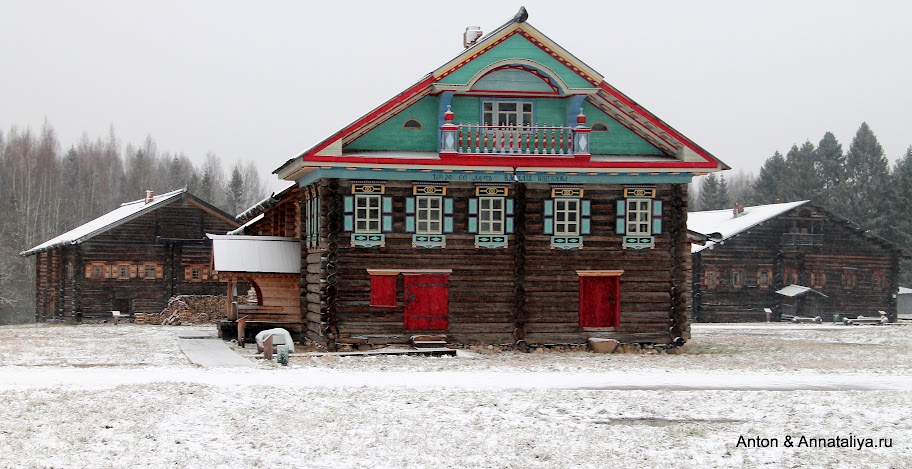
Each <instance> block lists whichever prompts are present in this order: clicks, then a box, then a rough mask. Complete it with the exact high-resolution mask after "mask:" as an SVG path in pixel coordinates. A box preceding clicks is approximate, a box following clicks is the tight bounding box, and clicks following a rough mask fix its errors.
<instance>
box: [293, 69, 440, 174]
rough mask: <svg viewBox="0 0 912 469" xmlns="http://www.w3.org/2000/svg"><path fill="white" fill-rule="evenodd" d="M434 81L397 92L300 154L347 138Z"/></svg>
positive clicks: (305, 154)
mask: <svg viewBox="0 0 912 469" xmlns="http://www.w3.org/2000/svg"><path fill="white" fill-rule="evenodd" d="M433 83H434V77H433V76H428V77H427V78H425V79H424V80H421V81H420V82H418V83H416V84H415V85H413V86H412V87H411V88H409V89H407V90H405V91H403V92H401V93H399V94H397V95H396V96H394V97H393V98H392V99H390V100H389V101H387V102H385V103H383V104H381V105H380V106H379V107H377V108H376V109H374V110H373V111H371V112H369V113H367V114H365V115H364V117H362V118H360V119H358V120H356V121H355V122H353V123H352V124H349V125H348V126H347V127H345V128H343V129H342V130H340V131H338V132H336V133H335V134H333V135H332V136H330V137H329V138H327V139H326V140H323V141H322V142H320V143H318V144H317V145H316V146H315V147H313V148H311V149H310V150H307V151H306V152H304V153H303V155H300V156H308V155H313V154H314V153H319V152H320V151H321V150H323V149H324V148H326V147H328V146H330V145H332V144H333V143H334V142H336V141H337V140H340V139H343V138H345V137H346V136H348V135H349V134H350V133H353V132H355V131H357V130H358V129H359V128H361V127H363V126H364V125H366V124H367V123H369V122H370V121H372V120H374V119H376V118H377V117H379V116H381V115H383V114H385V113H387V112H389V111H390V110H392V109H394V108H395V107H396V106H398V105H400V104H402V103H403V102H405V101H408V100H409V99H411V98H413V97H415V96H416V95H418V94H419V93H421V92H423V91H425V90H426V89H428V88H429V87H430V86H431V85H432V84H433Z"/></svg>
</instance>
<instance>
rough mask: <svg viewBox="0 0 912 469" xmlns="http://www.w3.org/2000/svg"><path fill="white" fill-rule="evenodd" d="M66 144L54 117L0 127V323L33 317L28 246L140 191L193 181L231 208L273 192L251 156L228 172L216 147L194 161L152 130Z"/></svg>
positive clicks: (197, 191) (194, 187)
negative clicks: (125, 138) (166, 146)
mask: <svg viewBox="0 0 912 469" xmlns="http://www.w3.org/2000/svg"><path fill="white" fill-rule="evenodd" d="M62 148H63V146H62V145H61V143H60V141H59V140H58V138H57V134H56V132H55V131H54V128H53V127H52V126H51V125H50V124H49V123H47V122H45V124H44V125H43V126H42V128H41V129H40V130H39V131H37V132H35V131H33V130H32V129H30V128H25V129H24V130H20V129H18V128H16V127H12V128H10V130H9V131H8V132H6V133H4V132H3V131H2V130H0V168H2V171H0V214H2V216H0V324H6V323H14V322H23V321H33V320H34V316H33V314H34V311H32V303H33V301H34V298H35V293H34V284H35V277H34V275H35V273H34V268H35V261H34V258H23V257H21V256H19V253H20V252H21V251H24V250H27V249H29V248H31V247H33V246H36V245H38V244H41V243H43V242H44V241H47V240H49V239H51V238H53V237H55V236H57V235H60V234H62V233H64V232H66V231H69V230H71V229H73V228H75V227H77V226H79V225H82V224H84V223H86V222H88V221H90V220H92V219H94V218H97V217H99V216H101V215H103V214H105V213H107V212H109V211H111V210H113V209H115V208H117V207H118V206H119V205H120V204H122V203H124V202H129V201H133V200H138V199H141V198H143V197H144V196H145V192H146V191H147V190H152V191H155V193H156V194H161V193H165V192H170V191H172V190H176V189H181V188H183V187H186V188H188V190H189V191H190V193H192V194H193V195H195V196H197V197H199V198H201V199H203V200H205V201H207V202H209V203H211V204H212V205H215V206H216V207H219V208H221V209H222V210H224V211H226V212H228V213H229V214H231V215H235V214H237V213H239V212H241V211H243V210H244V209H246V208H247V207H249V206H251V205H253V204H254V203H256V202H258V201H260V200H262V199H263V198H264V197H265V196H266V188H265V184H264V182H263V181H262V179H261V177H260V172H259V170H258V168H257V167H256V165H255V164H254V163H253V162H252V161H248V162H238V163H236V164H235V165H234V166H233V167H232V168H231V170H230V171H228V172H226V170H225V168H224V167H223V165H222V161H221V159H220V158H219V157H218V156H217V155H215V154H213V153H208V154H206V155H205V158H204V159H203V161H202V163H201V164H194V163H193V161H191V160H190V158H189V157H188V156H187V155H185V154H183V153H172V152H167V151H159V150H158V148H157V146H156V144H155V141H154V140H153V139H152V137H146V139H145V140H144V141H143V142H142V143H141V144H138V145H137V144H133V143H126V144H123V143H122V142H121V141H120V139H119V138H118V137H117V135H116V133H115V131H114V128H113V127H111V128H110V129H109V131H108V134H107V135H105V136H103V137H97V138H90V137H89V136H88V135H87V134H83V136H82V138H81V139H80V140H79V141H78V142H76V143H75V144H71V145H70V146H69V148H68V149H66V150H65V151H64V150H63V149H62Z"/></svg>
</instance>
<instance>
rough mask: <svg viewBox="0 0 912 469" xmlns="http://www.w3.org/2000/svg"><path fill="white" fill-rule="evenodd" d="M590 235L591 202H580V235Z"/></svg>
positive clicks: (584, 200)
mask: <svg viewBox="0 0 912 469" xmlns="http://www.w3.org/2000/svg"><path fill="white" fill-rule="evenodd" d="M591 233H592V201H591V200H586V199H582V200H580V234H581V235H587V234H591Z"/></svg>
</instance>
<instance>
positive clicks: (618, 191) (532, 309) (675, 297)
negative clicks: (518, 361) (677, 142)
mask: <svg viewBox="0 0 912 469" xmlns="http://www.w3.org/2000/svg"><path fill="white" fill-rule="evenodd" d="M320 184H321V187H320V191H321V192H320V193H321V202H322V205H323V210H324V212H323V215H324V219H323V220H322V221H321V227H322V228H323V231H322V236H321V238H323V239H324V240H325V241H326V242H325V243H324V248H323V249H320V250H311V251H307V250H306V248H304V253H303V254H302V260H303V261H305V262H304V263H303V265H305V266H306V273H302V276H303V277H304V281H303V283H302V298H303V300H302V305H303V307H304V308H305V315H306V317H307V319H308V322H309V326H308V327H309V330H310V335H309V337H310V338H311V339H313V340H315V341H317V342H322V343H325V344H328V345H330V346H333V344H334V342H335V341H336V340H343V341H344V340H347V339H350V338H352V337H370V336H390V337H407V336H410V335H413V334H415V333H416V331H406V330H405V329H404V324H403V313H404V304H403V298H402V297H403V277H402V276H401V275H400V276H399V277H398V279H397V305H396V307H395V308H375V307H371V306H370V286H371V282H370V275H369V274H368V269H397V270H415V269H452V274H451V275H450V276H449V328H448V330H447V331H445V333H446V335H447V336H448V337H449V340H450V341H451V342H456V343H513V342H516V341H518V340H524V341H525V342H526V343H582V342H585V341H586V339H587V338H589V337H593V336H598V337H612V338H617V339H618V340H621V341H623V342H651V343H667V342H669V341H670V340H671V339H672V338H674V337H672V335H676V336H681V337H684V338H685V339H686V338H689V332H690V331H689V322H688V319H687V313H688V305H687V298H688V295H689V283H688V281H689V277H688V275H689V272H690V248H689V244H688V243H687V241H686V218H685V215H684V212H683V211H682V212H681V214H679V215H677V216H672V211H674V210H676V209H682V208H683V210H686V203H687V194H686V188H683V187H680V186H677V185H669V184H666V185H659V186H658V194H657V197H658V198H659V199H661V200H663V201H665V205H664V207H665V212H664V213H663V217H664V220H665V225H664V229H663V234H661V235H659V236H657V238H656V239H657V242H656V247H655V249H652V250H648V249H647V250H632V249H628V250H625V249H623V248H622V245H621V236H620V235H616V234H615V233H614V230H615V201H616V200H617V199H620V198H622V197H623V186H620V185H589V186H586V188H585V194H584V197H583V198H584V199H589V200H591V201H592V234H591V235H587V236H585V237H584V248H583V249H582V250H567V251H564V250H556V251H551V249H550V235H544V234H542V233H543V225H542V223H543V220H542V217H541V213H542V207H543V200H544V199H546V198H550V186H549V185H547V184H525V185H520V184H513V185H511V186H510V194H509V197H512V198H513V199H514V201H515V206H516V213H515V218H514V222H515V223H516V226H515V234H513V235H510V236H509V248H508V249H475V247H474V239H475V238H474V235H473V234H467V233H466V232H467V225H468V216H467V214H468V200H469V199H470V198H471V197H474V196H475V192H474V190H475V186H474V185H473V184H471V183H451V184H449V185H448V186H447V197H452V198H453V199H454V231H455V233H453V234H447V235H446V249H445V250H440V249H420V250H416V249H413V248H412V246H411V239H412V235H411V233H406V232H405V215H404V213H405V206H404V205H405V197H407V196H411V190H412V185H411V183H410V182H408V181H401V182H400V181H389V182H387V183H386V195H387V196H392V197H393V213H394V219H393V221H394V226H393V232H392V233H386V234H385V237H386V247H385V248H384V249H379V248H352V247H351V243H350V233H343V232H342V231H341V227H342V213H341V212H342V208H341V207H342V197H343V196H344V195H348V194H349V193H350V189H351V181H348V180H329V181H322V182H321V183H320ZM577 270H624V274H623V275H622V276H621V298H620V303H621V313H620V315H621V322H620V326H619V327H618V328H616V329H615V330H610V331H604V330H603V331H587V330H583V329H582V328H580V326H579V275H578V274H577ZM670 330H673V332H670Z"/></svg>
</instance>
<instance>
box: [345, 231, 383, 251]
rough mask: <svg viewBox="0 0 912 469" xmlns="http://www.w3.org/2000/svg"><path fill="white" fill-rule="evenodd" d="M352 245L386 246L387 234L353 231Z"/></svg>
mask: <svg viewBox="0 0 912 469" xmlns="http://www.w3.org/2000/svg"><path fill="white" fill-rule="evenodd" d="M351 247H353V248H376V247H379V248H385V247H386V236H384V235H382V234H379V233H352V235H351Z"/></svg>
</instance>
